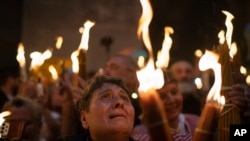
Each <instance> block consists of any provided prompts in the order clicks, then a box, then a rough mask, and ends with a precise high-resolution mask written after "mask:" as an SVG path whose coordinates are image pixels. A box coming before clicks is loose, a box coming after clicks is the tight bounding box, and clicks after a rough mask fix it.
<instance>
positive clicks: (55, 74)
mask: <svg viewBox="0 0 250 141" xmlns="http://www.w3.org/2000/svg"><path fill="white" fill-rule="evenodd" d="M49 72H50V74H51V76H52V79H53V80H57V79H58V74H57V71H56V68H55V67H54V66H53V65H49Z"/></svg>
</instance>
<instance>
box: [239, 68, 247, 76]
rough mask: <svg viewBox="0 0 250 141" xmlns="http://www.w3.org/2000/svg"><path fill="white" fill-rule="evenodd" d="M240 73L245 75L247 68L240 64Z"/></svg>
mask: <svg viewBox="0 0 250 141" xmlns="http://www.w3.org/2000/svg"><path fill="white" fill-rule="evenodd" d="M240 73H241V74H243V75H245V76H246V75H247V69H246V68H245V67H244V66H240Z"/></svg>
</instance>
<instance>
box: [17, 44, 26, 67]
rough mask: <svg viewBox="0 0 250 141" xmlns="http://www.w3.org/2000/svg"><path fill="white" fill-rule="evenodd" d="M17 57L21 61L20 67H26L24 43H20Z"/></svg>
mask: <svg viewBox="0 0 250 141" xmlns="http://www.w3.org/2000/svg"><path fill="white" fill-rule="evenodd" d="M16 59H17V61H18V62H19V65H20V67H21V68H25V56H24V46H23V44H22V43H19V45H18V49H17V56H16Z"/></svg>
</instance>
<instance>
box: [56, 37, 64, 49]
mask: <svg viewBox="0 0 250 141" xmlns="http://www.w3.org/2000/svg"><path fill="white" fill-rule="evenodd" d="M62 43H63V37H62V36H58V37H57V40H56V45H55V46H56V48H57V49H61V47H62Z"/></svg>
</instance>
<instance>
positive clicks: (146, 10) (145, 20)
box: [137, 0, 153, 62]
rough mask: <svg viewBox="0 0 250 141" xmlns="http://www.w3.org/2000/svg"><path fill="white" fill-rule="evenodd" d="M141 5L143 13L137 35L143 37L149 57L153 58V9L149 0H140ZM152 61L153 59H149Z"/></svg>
mask: <svg viewBox="0 0 250 141" xmlns="http://www.w3.org/2000/svg"><path fill="white" fill-rule="evenodd" d="M140 3H141V6H142V15H141V17H140V19H139V26H138V29H137V36H138V37H139V38H142V41H143V42H144V44H145V46H146V48H147V50H148V51H149V52H150V53H149V56H150V57H149V58H150V59H153V54H152V47H151V41H150V37H149V29H148V27H149V24H150V22H151V20H152V17H153V10H152V7H151V4H150V1H149V0H140ZM149 61H151V62H152V60H149Z"/></svg>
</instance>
